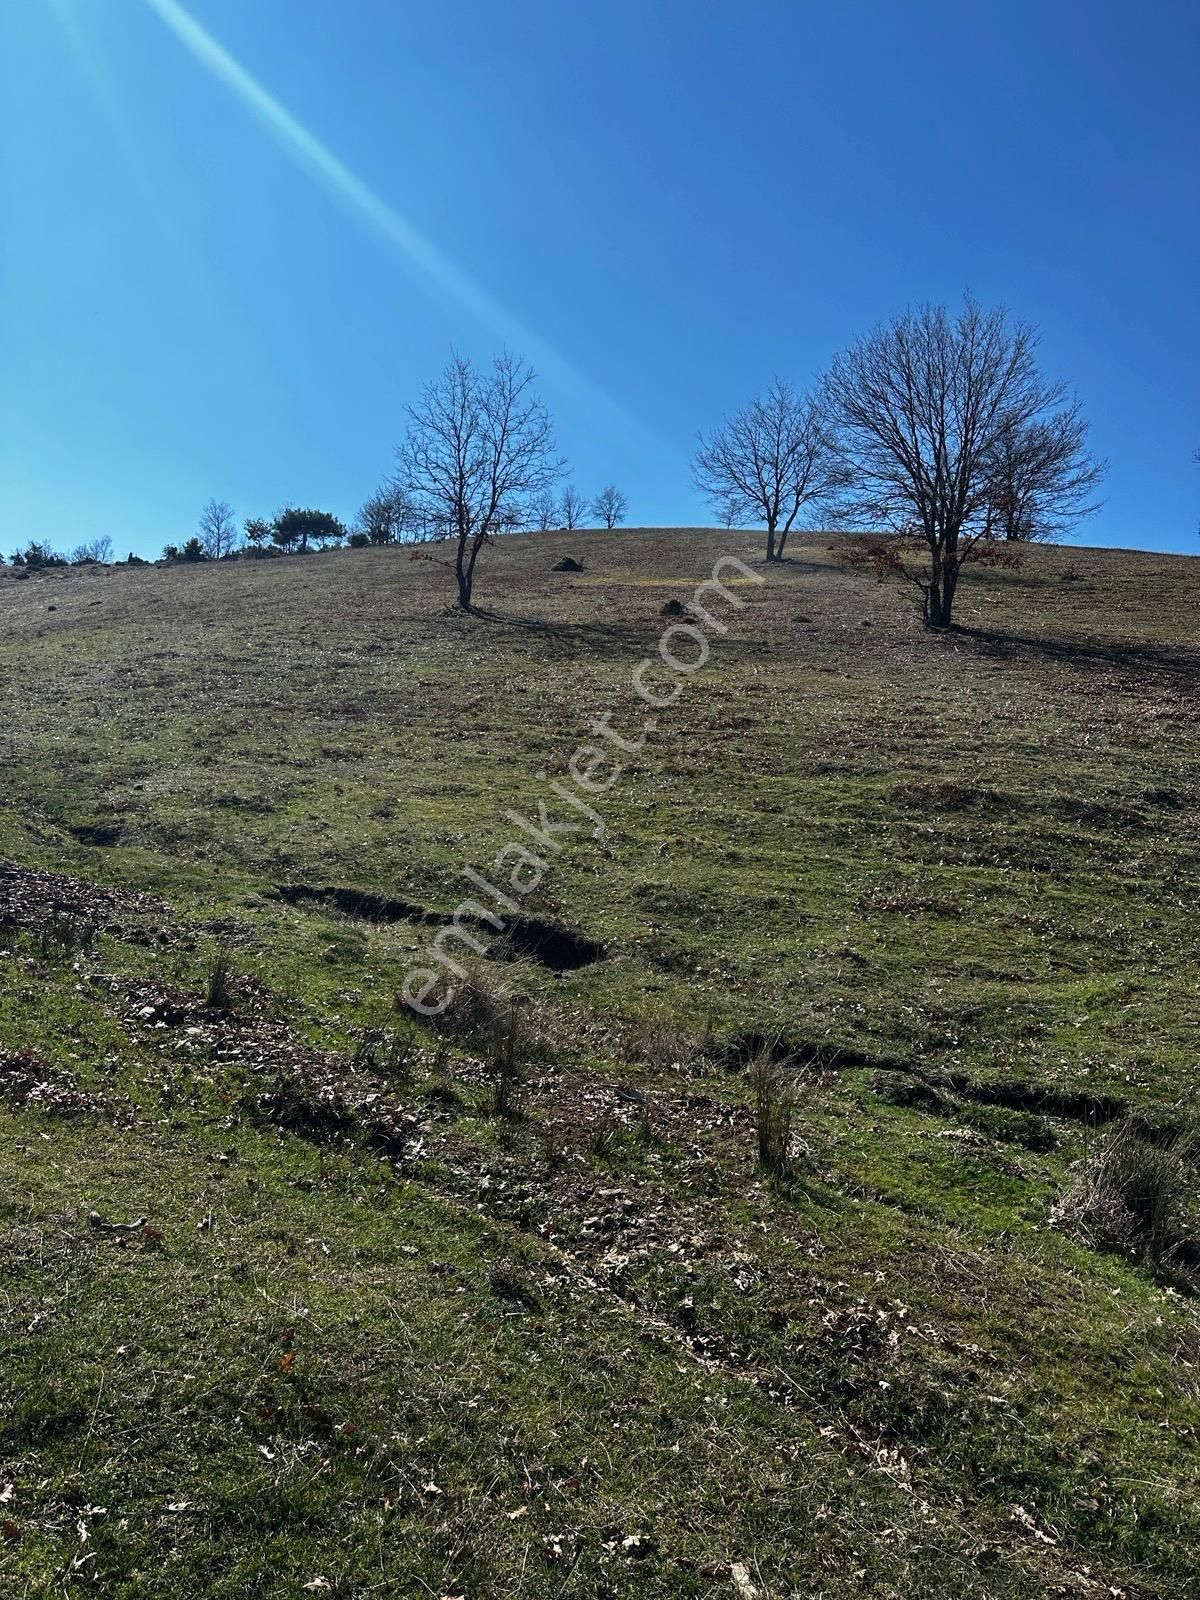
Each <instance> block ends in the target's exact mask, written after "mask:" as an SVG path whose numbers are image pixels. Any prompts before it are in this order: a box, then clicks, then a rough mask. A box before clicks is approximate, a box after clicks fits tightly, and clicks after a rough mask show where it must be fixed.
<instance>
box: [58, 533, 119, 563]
mask: <svg viewBox="0 0 1200 1600" xmlns="http://www.w3.org/2000/svg"><path fill="white" fill-rule="evenodd" d="M112 547H113V543H112V540H111V539H110V538H109V537H108V535H107V534H105V535H104V536H103V537H102V538H99V539H89V540H88V541H87V543H86V544H79V545H76V546H75V548H74V550H72V551H71V554H70V557H69V559H70V562H71V565H72V566H76V567H79V566H84V565H85V564H87V563H89V562H93V561H94V562H96V563H97V564H98V565H99V566H107V565H108V563H109V562H110V561H111V560H112Z"/></svg>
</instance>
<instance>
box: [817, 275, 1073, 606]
mask: <svg viewBox="0 0 1200 1600" xmlns="http://www.w3.org/2000/svg"><path fill="white" fill-rule="evenodd" d="M1036 355H1037V335H1036V333H1035V331H1034V329H1033V328H1032V327H1031V326H1030V325H1029V324H1028V323H1013V322H1011V321H1010V319H1009V316H1008V313H1007V312H1006V311H1005V310H1004V309H1003V308H1002V307H1000V308H997V309H995V310H991V311H985V310H984V309H983V307H982V306H980V305H979V303H978V302H977V301H976V300H974V299H972V298H971V297H970V296H969V295H968V296H967V298H966V300H965V301H964V304H963V307H962V310H961V311H959V312H958V313H957V314H956V315H953V314H951V313H950V312H949V311H948V310H947V309H946V307H945V306H926V307H924V308H923V309H922V310H920V311H913V312H908V313H906V314H905V315H904V316H901V317H897V318H895V319H894V320H893V321H891V322H889V323H886V324H884V325H882V326H880V327H878V328H876V329H875V330H874V332H872V333H869V334H868V335H867V336H866V337H865V338H863V339H861V340H859V342H858V343H857V344H855V345H853V346H851V348H850V349H849V350H846V351H844V352H843V354H841V355H840V356H838V357H837V359H836V361H835V362H834V365H833V368H832V371H831V373H830V376H829V380H828V392H829V396H830V403H831V406H832V411H833V418H834V422H835V424H836V425H837V427H838V430H839V443H840V448H841V451H842V455H843V461H844V464H845V467H846V472H847V479H848V482H849V489H848V492H847V494H846V497H845V501H844V513H845V514H846V515H847V516H848V517H849V518H850V519H851V520H853V521H854V522H856V523H858V525H859V526H862V525H864V524H865V525H866V527H867V528H869V529H871V530H874V531H875V532H876V533H878V534H880V536H879V537H877V538H875V539H872V540H870V541H866V542H862V541H855V542H854V543H853V544H852V545H851V547H850V549H849V550H848V552H847V559H848V560H850V561H852V562H855V563H865V564H869V565H870V566H872V567H873V568H874V570H875V571H876V572H878V573H879V575H880V576H881V577H882V576H884V575H886V574H888V573H896V574H898V575H900V576H902V577H904V578H907V579H908V580H909V581H910V582H912V583H914V584H916V586H917V587H918V589H919V590H920V592H921V600H922V612H923V615H924V620H925V623H926V625H927V626H929V627H931V628H948V627H949V626H950V625H951V621H952V619H953V613H954V598H955V595H956V593H957V590H958V582H959V578H960V575H961V573H962V569H963V567H964V566H965V565H966V564H967V562H969V561H981V562H989V563H992V564H997V563H1001V564H1004V565H1009V566H1011V565H1015V564H1016V562H1017V560H1018V559H1019V557H1018V556H1017V555H1016V554H1015V553H1014V552H1013V551H1012V549H1011V547H1009V548H1008V549H1006V548H1005V543H1007V541H1004V539H1003V528H1004V517H1005V516H1006V515H1011V516H1012V517H1013V519H1014V520H1013V522H1012V524H1011V525H1012V526H1013V527H1014V528H1016V529H1018V530H1021V533H1022V537H1025V538H1029V537H1037V536H1039V535H1038V531H1037V530H1038V527H1039V524H1040V527H1041V536H1043V537H1044V536H1045V531H1046V529H1047V527H1048V526H1050V525H1051V524H1053V525H1054V526H1055V527H1056V528H1061V527H1063V526H1065V525H1066V524H1067V522H1069V521H1070V520H1072V518H1073V517H1074V516H1077V515H1079V514H1081V512H1082V510H1083V509H1084V507H1083V506H1082V504H1081V502H1082V500H1083V499H1084V498H1085V497H1086V495H1087V494H1088V493H1089V492H1090V490H1091V489H1092V488H1094V486H1095V485H1096V483H1097V482H1098V481H1099V479H1100V476H1101V474H1102V473H1103V470H1104V468H1103V466H1102V465H1100V464H1097V463H1093V462H1092V461H1091V459H1090V457H1088V455H1087V452H1086V449H1085V448H1084V434H1083V431H1082V424H1081V421H1080V418H1079V415H1078V412H1077V410H1076V408H1075V407H1074V406H1072V405H1071V404H1069V403H1068V401H1067V392H1066V389H1065V387H1064V386H1063V385H1062V384H1060V383H1051V382H1049V381H1047V380H1046V379H1045V378H1044V377H1043V376H1042V375H1041V373H1040V372H1039V371H1038V366H1037V360H1036ZM1006 460H1007V461H1008V465H1007V467H1006V466H1005V462H1006ZM1006 479H1007V482H1008V485H1009V487H1007V488H1006V487H1005V483H1006ZM1014 487H1016V488H1019V494H1017V495H1016V496H1013V495H1012V494H1011V493H1010V491H1011V490H1012V489H1013V488H1014ZM1031 530H1032V531H1031Z"/></svg>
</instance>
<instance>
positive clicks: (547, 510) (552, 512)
mask: <svg viewBox="0 0 1200 1600" xmlns="http://www.w3.org/2000/svg"><path fill="white" fill-rule="evenodd" d="M529 513H530V517H531V518H532V521H533V525H534V527H535V528H538V529H540V530H541V532H542V533H545V532H546V530H547V529H548V528H557V527H558V496H557V495H556V494H554V492H553V491H552V490H550V489H545V490H543V492H542V493H541V494H539V495H537V496H535V498H534V501H533V504H532V505H531V506H530V508H529Z"/></svg>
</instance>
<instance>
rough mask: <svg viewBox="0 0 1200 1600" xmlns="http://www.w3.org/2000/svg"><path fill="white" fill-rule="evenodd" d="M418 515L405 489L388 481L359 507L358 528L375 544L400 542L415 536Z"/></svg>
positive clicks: (356, 524)
mask: <svg viewBox="0 0 1200 1600" xmlns="http://www.w3.org/2000/svg"><path fill="white" fill-rule="evenodd" d="M416 523H417V514H416V509H415V507H414V506H413V503H412V500H411V498H410V497H409V495H408V494H407V493H406V492H405V490H404V489H402V488H400V487H398V486H397V485H395V484H391V483H385V484H384V485H383V487H382V488H380V489H377V490H376V491H375V493H374V494H373V495H372V496H371V497H370V499H368V500H364V501H363V503H362V505H361V506H360V507H359V511H358V516H357V518H356V519H355V531H356V532H357V533H365V534H366V536H367V538H368V539H369V540H370V541H371V543H372V544H400V543H401V542H402V541H403V540H404V539H406V538H412V537H413V534H414V532H415V529H416Z"/></svg>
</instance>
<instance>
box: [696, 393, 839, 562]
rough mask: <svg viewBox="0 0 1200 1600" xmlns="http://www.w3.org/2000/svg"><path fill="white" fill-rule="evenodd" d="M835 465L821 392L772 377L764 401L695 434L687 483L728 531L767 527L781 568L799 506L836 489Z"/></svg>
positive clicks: (772, 556)
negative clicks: (709, 430)
mask: <svg viewBox="0 0 1200 1600" xmlns="http://www.w3.org/2000/svg"><path fill="white" fill-rule="evenodd" d="M838 474H839V461H838V456H837V452H836V450H835V449H834V447H833V441H832V438H831V435H830V431H829V425H828V422H827V419H826V415H825V405H824V398H823V395H822V393H821V391H819V390H818V391H814V392H810V393H807V394H797V392H796V391H795V389H793V388H792V386H791V384H790V383H787V382H786V381H785V380H784V379H783V378H775V379H774V380H773V381H772V383H771V386H770V388H769V389H768V390H767V391H766V393H765V394H762V395H758V396H756V397H755V399H753V400H752V401H751V402H750V404H749V405H748V406H744V407H743V408H742V409H741V410H740V411H735V412H734V413H733V414H732V416H729V417H726V419H725V421H724V422H723V423H722V424H721V426H720V428H718V429H717V431H716V432H715V433H713V434H711V435H708V436H706V435H704V434H701V435H700V441H699V445H698V447H697V450H696V454H695V456H694V457H693V460H692V478H693V480H694V482H695V484H696V487H697V488H698V489H699V490H700V491H701V493H702V494H704V495H706V496H707V497H708V499H709V500H710V501H711V502H712V504H713V506H714V507H715V508H716V511H717V513H718V515H719V516H720V517H721V519H722V521H723V522H725V524H726V525H727V526H730V527H732V526H735V525H736V526H741V525H743V524H745V523H747V522H765V523H766V527H767V560H768V561H782V560H783V552H784V546H785V545H786V544H787V537H788V534H789V533H790V532H791V531H792V528H793V527H794V526H795V522H796V518H797V517H798V516H799V515H800V511H801V509H802V507H804V506H805V505H807V504H808V503H809V502H812V501H820V500H824V499H826V498H828V496H829V495H830V494H831V493H832V492H833V490H834V489H836V488H837V486H838V482H839V478H838Z"/></svg>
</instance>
